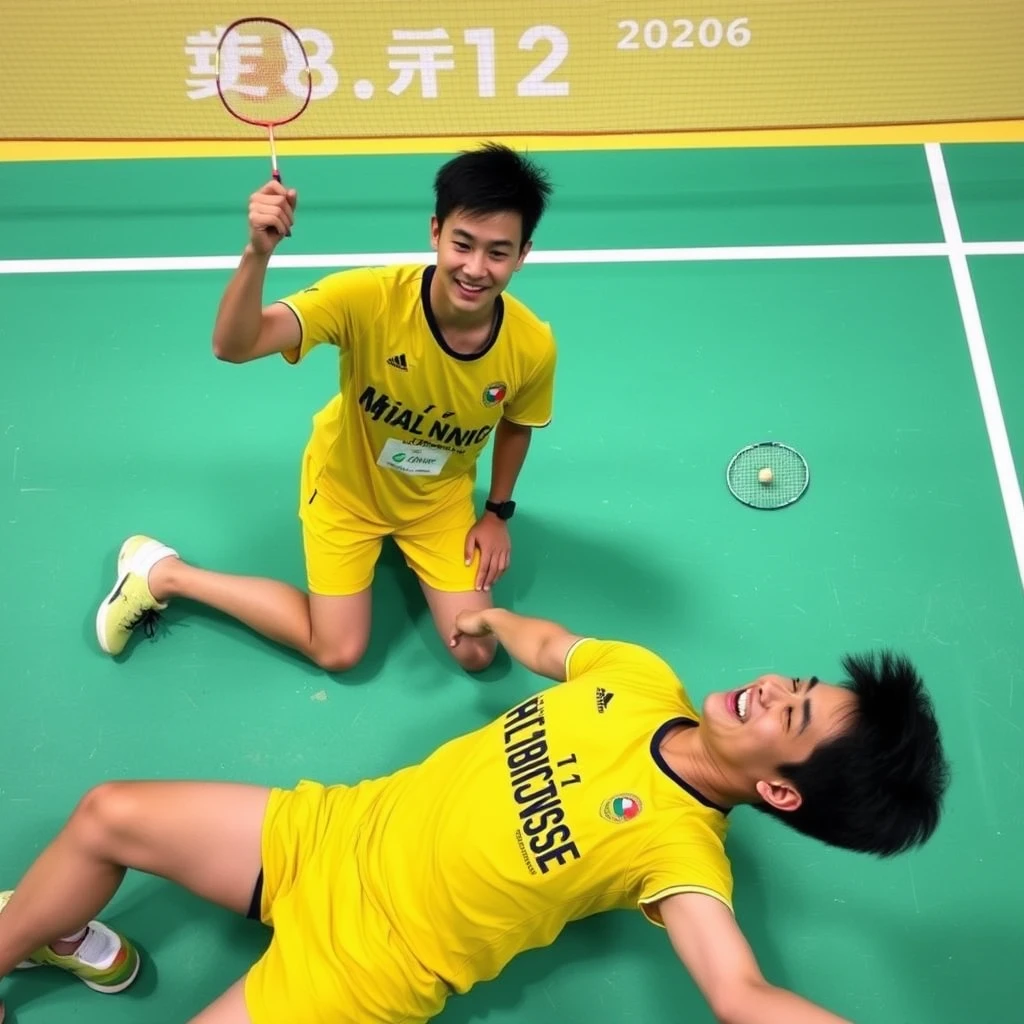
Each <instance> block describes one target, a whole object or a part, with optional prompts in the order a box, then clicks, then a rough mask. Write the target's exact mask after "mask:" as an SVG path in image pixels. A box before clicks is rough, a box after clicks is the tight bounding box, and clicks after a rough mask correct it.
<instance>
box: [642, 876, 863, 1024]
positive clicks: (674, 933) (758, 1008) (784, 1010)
mask: <svg viewBox="0 0 1024 1024" xmlns="http://www.w3.org/2000/svg"><path fill="white" fill-rule="evenodd" d="M658 910H659V912H660V914H661V920H662V923H663V924H664V925H665V928H666V929H667V931H668V935H669V939H670V940H671V942H672V946H673V948H674V949H675V951H676V954H677V955H678V956H679V959H680V960H681V961H682V962H683V964H684V966H685V967H686V969H687V970H688V971H689V972H690V974H691V976H692V977H693V980H694V982H695V983H696V985H697V987H698V988H699V989H700V990H701V992H702V993H703V995H704V998H705V999H706V1000H707V1001H708V1005H709V1006H710V1007H711V1010H712V1012H713V1013H714V1015H715V1019H716V1020H718V1021H720V1022H721V1024H849V1022H848V1021H845V1020H844V1019H843V1018H842V1017H837V1016H836V1015H835V1014H833V1013H830V1012H829V1011H828V1010H824V1009H822V1008H821V1007H820V1006H816V1005H815V1004H814V1003H811V1002H808V1001H807V1000H806V999H804V998H803V997H801V996H798V995H795V994H794V993H792V992H788V991H786V989H782V988H776V986H774V985H772V984H770V983H769V982H767V981H766V980H765V979H764V977H763V976H762V974H761V970H760V968H759V967H758V965H757V961H756V959H755V958H754V953H753V951H752V950H751V948H750V946H749V944H748V943H747V940H746V938H745V937H744V935H743V932H742V931H740V927H739V925H738V924H737V923H736V919H735V918H734V917H733V915H732V913H731V912H730V911H729V908H728V907H726V906H725V904H724V903H721V902H720V901H719V900H717V899H715V898H714V897H713V896H705V895H703V894H701V893H679V894H677V895H674V896H669V897H666V899H664V900H662V901H661V903H660V904H659V905H658Z"/></svg>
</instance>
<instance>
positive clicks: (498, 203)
mask: <svg viewBox="0 0 1024 1024" xmlns="http://www.w3.org/2000/svg"><path fill="white" fill-rule="evenodd" d="M434 196H435V206H434V215H435V216H436V217H437V220H438V223H440V224H443V223H444V221H445V218H446V217H448V216H449V215H450V214H451V213H452V212H453V211H455V210H464V211H465V212H466V213H469V214H477V215H481V214H483V215H486V214H492V213H518V214H519V216H520V217H521V218H522V221H523V236H522V240H521V244H522V245H525V244H526V243H527V242H529V241H530V239H531V238H533V233H534V231H535V230H536V229H537V225H538V223H540V219H541V217H542V216H543V214H544V210H545V208H546V207H547V203H548V199H549V198H550V196H551V183H550V179H549V178H548V175H547V173H546V172H545V171H543V170H542V169H541V168H540V167H538V166H537V165H536V164H535V163H533V162H532V161H530V160H528V159H527V158H526V157H523V156H521V155H520V154H519V153H517V152H515V150H513V149H509V147H508V146H502V145H499V144H498V143H495V142H488V143H485V144H484V145H483V146H481V147H480V148H479V149H475V150H471V151H469V152H465V153H460V154H459V155H458V156H457V157H454V158H453V159H451V160H449V161H448V162H447V163H446V164H445V165H444V166H443V167H442V168H441V169H440V170H439V171H438V172H437V176H436V177H435V179H434Z"/></svg>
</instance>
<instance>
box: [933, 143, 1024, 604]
mask: <svg viewBox="0 0 1024 1024" xmlns="http://www.w3.org/2000/svg"><path fill="white" fill-rule="evenodd" d="M924 148H925V156H926V157H927V159H928V170H929V171H930V172H931V176H932V188H933V189H934V190H935V202H936V204H937V205H938V208H939V218H940V219H941V221H942V233H943V235H944V236H945V239H946V245H947V247H948V249H949V265H950V269H951V270H952V272H953V284H954V285H955V286H956V297H957V301H958V302H959V303H960V315H961V317H962V318H963V321H964V331H965V332H966V334H967V348H968V350H969V352H970V354H971V363H972V365H973V367H974V378H975V381H976V382H977V385H978V396H979V397H980V399H981V409H982V413H983V414H984V417H985V427H986V429H987V430H988V440H989V444H990V445H991V446H992V456H993V458H994V459H995V464H996V475H997V476H998V478H999V489H1000V490H1001V491H1002V495H1003V505H1004V506H1005V508H1006V518H1007V521H1008V522H1009V524H1010V537H1011V539H1012V541H1013V549H1014V552H1015V553H1016V555H1017V572H1018V573H1019V574H1020V580H1021V583H1022V584H1024V498H1022V497H1021V491H1020V484H1019V482H1018V479H1017V469H1016V467H1015V466H1014V463H1013V449H1012V448H1011V447H1010V439H1009V436H1008V435H1007V433H1006V422H1005V421H1004V419H1003V410H1002V407H1001V406H1000V404H999V391H998V389H997V388H996V379H995V375H994V374H993V372H992V362H991V360H990V359H989V354H988V346H987V345H986V344H985V331H984V329H983V328H982V325H981V313H980V312H979V311H978V299H977V296H976V295H975V294H974V284H973V283H972V281H971V270H970V267H969V266H968V264H967V256H968V255H969V254H971V255H974V254H975V253H974V249H975V247H974V246H968V245H965V244H964V240H963V235H962V234H961V233H960V222H959V220H958V218H957V215H956V205H955V204H954V202H953V191H952V189H951V188H950V185H949V176H948V175H947V173H946V162H945V160H944V159H943V156H942V147H941V146H940V145H939V144H938V143H937V142H929V143H926V144H925V147H924Z"/></svg>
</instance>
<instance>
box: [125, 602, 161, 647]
mask: <svg viewBox="0 0 1024 1024" xmlns="http://www.w3.org/2000/svg"><path fill="white" fill-rule="evenodd" d="M160 621H161V620H160V613H159V612H158V611H154V610H153V609H152V608H147V609H146V610H145V611H141V612H139V614H138V615H136V616H135V618H133V619H129V621H128V622H126V623H125V625H126V626H127V627H128V629H131V630H134V629H137V628H138V627H139V626H141V627H142V632H143V633H144V634H145V636H146V638H147V639H149V640H152V639H153V637H154V636H156V629H157V626H158V625H159V624H160Z"/></svg>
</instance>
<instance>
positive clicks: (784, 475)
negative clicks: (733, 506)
mask: <svg viewBox="0 0 1024 1024" xmlns="http://www.w3.org/2000/svg"><path fill="white" fill-rule="evenodd" d="M725 482H726V484H727V485H728V487H729V490H730V491H731V492H732V495H733V497H734V498H736V500H737V501H740V502H742V503H743V504H744V505H747V506H749V507H750V508H759V509H776V508H785V507H786V506H787V505H792V504H793V503H794V502H796V501H799V500H800V498H802V497H803V495H804V492H805V491H806V490H807V486H808V484H809V483H810V482H811V472H810V469H808V466H807V460H806V459H805V458H804V457H803V456H802V455H801V454H800V453H799V452H798V451H797V450H796V449H795V448H791V447H790V446H789V445H788V444H782V442H780V441H761V442H759V443H757V444H750V445H747V446H746V447H745V448H741V449H740V450H739V451H738V452H737V453H736V454H735V455H734V456H733V457H732V459H731V460H730V461H729V466H728V468H727V469H726V471H725Z"/></svg>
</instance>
